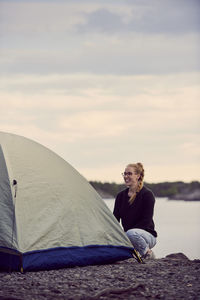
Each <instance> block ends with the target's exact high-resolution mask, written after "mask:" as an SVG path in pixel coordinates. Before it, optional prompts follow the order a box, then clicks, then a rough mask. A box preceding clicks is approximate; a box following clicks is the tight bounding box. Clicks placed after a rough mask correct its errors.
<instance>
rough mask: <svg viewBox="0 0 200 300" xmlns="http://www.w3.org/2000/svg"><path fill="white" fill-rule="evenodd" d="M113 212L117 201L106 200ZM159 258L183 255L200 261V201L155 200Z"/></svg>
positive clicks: (154, 249) (155, 248)
mask: <svg viewBox="0 0 200 300" xmlns="http://www.w3.org/2000/svg"><path fill="white" fill-rule="evenodd" d="M104 201H105V203H106V205H107V206H108V208H109V209H110V210H111V211H113V208H114V199H104ZM154 223H155V229H156V231H157V233H158V237H157V244H156V246H155V247H154V248H153V251H154V253H155V255H156V257H157V258H162V257H165V256H167V255H169V254H172V253H184V254H185V255H186V256H187V257H188V258H189V259H191V260H193V259H200V201H181V200H178V201H177V200H168V198H156V203H155V209H154Z"/></svg>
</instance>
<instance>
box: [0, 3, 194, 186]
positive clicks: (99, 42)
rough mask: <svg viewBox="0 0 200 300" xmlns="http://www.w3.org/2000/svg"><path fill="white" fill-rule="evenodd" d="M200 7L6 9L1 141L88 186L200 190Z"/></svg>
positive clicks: (1, 45) (2, 14) (1, 21)
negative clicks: (47, 154) (40, 152)
mask: <svg viewBox="0 0 200 300" xmlns="http://www.w3.org/2000/svg"><path fill="white" fill-rule="evenodd" d="M199 15H200V0H106V1H105V0H55V1H52V0H48V1H47V0H35V1H20V0H19V1H18V0H15V1H14V0H12V1H11V0H6V1H2V0H0V131H4V132H11V133H14V134H18V135H22V136H25V137H27V138H30V139H32V140H35V141H37V142H39V143H41V144H42V145H44V146H46V147H48V148H50V149H51V150H53V151H54V152H56V153H57V154H58V155H60V156H61V157H63V158H64V159H65V160H66V161H67V162H68V163H70V164H71V165H72V166H73V167H74V168H76V169H77V171H79V172H80V173H81V174H82V175H83V176H84V177H85V178H86V179H87V180H98V181H102V182H117V183H121V182H122V181H123V178H122V176H121V173H122V172H123V171H124V168H125V167H126V165H127V164H128V163H136V162H142V163H143V165H144V169H145V181H146V182H149V183H157V182H163V181H170V182H172V181H185V182H190V181H193V180H200V135H199V131H200V101H199V100H200V35H199V33H200V18H199Z"/></svg>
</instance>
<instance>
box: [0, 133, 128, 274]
mask: <svg viewBox="0 0 200 300" xmlns="http://www.w3.org/2000/svg"><path fill="white" fill-rule="evenodd" d="M0 165H1V169H0V258H2V259H0V268H5V267H6V264H7V265H9V264H10V265H11V268H13V269H19V265H21V267H23V269H24V270H34V269H37V270H39V269H45V268H46V269H53V268H57V267H59V268H60V267H67V266H75V265H83V264H84V263H85V264H94V263H104V262H108V261H113V260H121V259H126V258H130V257H131V256H132V245H131V243H130V241H129V240H128V238H127V237H126V235H125V234H124V232H123V230H122V228H121V226H120V225H119V223H118V222H117V220H116V219H115V218H114V216H113V215H112V213H111V212H110V210H109V209H108V207H107V206H106V204H105V203H104V201H103V200H102V199H101V197H100V196H99V194H98V193H97V192H96V191H95V190H94V189H93V187H92V186H91V185H90V184H89V183H88V182H87V180H86V179H85V178H84V177H83V176H82V175H80V174H79V173H78V172H77V171H76V170H75V169H74V168H73V167H72V166H71V165H70V164H68V163H67V162H66V161H65V160H64V159H62V158H61V157H60V156H58V155H57V154H55V153H54V152H52V151H51V150H49V149H48V148H46V147H44V146H42V145H41V144H39V143H37V142H34V141H32V140H30V139H27V138H24V137H21V136H18V135H14V134H10V133H3V132H0ZM11 250H12V251H14V252H12V251H11ZM10 251H11V252H10ZM16 253H17V254H16ZM100 253H103V255H100ZM47 257H48V258H47ZM70 257H71V258H70ZM3 258H4V259H3ZM62 258H63V259H62ZM72 258H73V259H72ZM2 260H4V262H2ZM6 261H7V262H6ZM43 261H44V262H45V261H46V263H43ZM72 261H73V263H72ZM38 262H39V263H38ZM8 267H9V268H10V266H8Z"/></svg>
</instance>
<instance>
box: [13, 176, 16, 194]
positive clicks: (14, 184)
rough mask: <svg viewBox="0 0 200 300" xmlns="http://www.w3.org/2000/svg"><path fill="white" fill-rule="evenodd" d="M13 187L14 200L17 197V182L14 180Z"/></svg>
mask: <svg viewBox="0 0 200 300" xmlns="http://www.w3.org/2000/svg"><path fill="white" fill-rule="evenodd" d="M13 186H14V189H15V194H14V197H15V198H16V196H17V180H15V179H13Z"/></svg>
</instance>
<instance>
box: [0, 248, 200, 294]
mask: <svg viewBox="0 0 200 300" xmlns="http://www.w3.org/2000/svg"><path fill="white" fill-rule="evenodd" d="M2 299H4V300H8V299H10V300H20V299H21V300H25V299H26V300H34V299H35V300H44V299H45V300H51V299H52V300H53V299H54V300H55V299H71V300H84V299H85V300H86V299H87V300H92V299H102V300H103V299H125V300H128V299H141V300H142V299H173V300H174V299H176V300H177V299H181V300H183V299H187V300H190V299H200V260H197V259H196V260H189V259H188V258H187V257H186V256H185V255H184V254H182V253H176V254H171V255H168V256H167V257H165V258H161V259H155V260H147V261H145V263H144V264H141V263H138V262H137V261H136V260H135V259H134V258H132V259H128V260H124V261H121V262H116V263H114V264H107V265H95V266H86V267H75V268H65V269H59V270H50V271H40V272H27V273H24V274H21V273H17V272H12V273H6V272H0V300H2Z"/></svg>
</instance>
